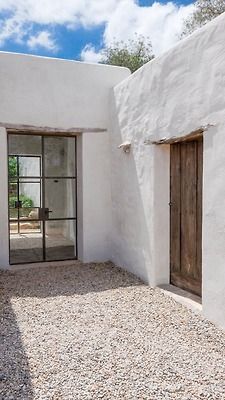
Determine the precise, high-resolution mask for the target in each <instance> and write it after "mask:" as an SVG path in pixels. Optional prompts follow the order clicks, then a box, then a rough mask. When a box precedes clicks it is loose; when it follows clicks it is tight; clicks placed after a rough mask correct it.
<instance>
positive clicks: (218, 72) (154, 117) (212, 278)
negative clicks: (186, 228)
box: [111, 15, 225, 328]
mask: <svg viewBox="0 0 225 400" xmlns="http://www.w3.org/2000/svg"><path fill="white" fill-rule="evenodd" d="M224 26H225V15H221V16H220V17H219V18H217V19H216V20H214V21H213V22H211V23H210V24H209V25H207V26H206V27H204V28H202V29H201V30H199V31H197V32H196V33H194V34H193V35H191V36H190V37H189V38H187V39H185V40H183V41H182V42H180V43H179V44H178V45H177V46H176V47H174V48H173V49H172V50H171V51H169V52H168V53H166V54H164V55H163V56H161V57H159V58H157V59H155V60H153V61H152V62H150V63H148V64H146V65H145V66H144V67H143V68H141V69H140V70H138V71H137V72H136V73H134V74H133V75H131V77H129V78H128V79H126V80H125V81H124V82H122V83H120V84H119V85H117V86H116V87H115V88H114V92H113V96H112V126H113V134H112V135H111V146H112V209H113V214H112V220H113V222H114V224H113V231H112V232H113V234H112V243H113V253H112V254H113V261H114V262H115V263H116V264H118V265H120V266H124V267H125V268H127V269H129V270H130V271H132V272H134V273H135V274H137V275H139V276H140V277H142V278H143V279H144V280H145V281H146V282H148V283H149V284H151V285H153V286H155V285H158V284H163V283H168V282H169V206H168V203H169V146H156V145H146V144H145V143H144V142H145V140H146V139H150V140H153V141H154V140H160V139H163V138H165V137H166V138H171V137H173V136H175V137H182V136H185V135H186V134H188V133H191V132H192V131H195V130H197V129H198V128H200V127H201V126H207V125H211V127H209V128H208V130H207V131H206V132H205V133H204V161H203V163H204V167H203V169H204V173H203V174H204V178H203V180H204V184H203V312H204V314H205V315H206V316H207V317H209V319H211V320H212V321H215V322H216V323H218V324H220V325H221V326H223V327H224V328H225V312H224V310H225V245H224V243H225V205H224V199H225V96H224V90H223V89H224V86H225V52H224V43H225V30H224ZM222 88H223V89H222ZM125 141H130V142H131V143H132V146H131V153H130V154H124V153H122V152H121V151H119V150H118V149H117V146H118V145H119V144H120V143H122V142H125Z"/></svg>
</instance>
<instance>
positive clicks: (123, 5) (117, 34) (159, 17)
mask: <svg viewBox="0 0 225 400" xmlns="http://www.w3.org/2000/svg"><path fill="white" fill-rule="evenodd" d="M193 10H194V6H193V4H190V5H188V6H178V5H176V4H175V3H173V2H168V3H160V2H154V3H153V4H152V5H151V6H148V7H140V6H139V5H138V4H137V2H135V1H134V0H124V1H122V2H120V3H119V4H118V5H117V7H116V8H115V10H114V12H113V13H112V14H111V15H110V17H109V19H108V21H107V23H106V27H105V32H104V45H106V46H107V45H110V43H112V42H113V41H114V40H116V41H120V40H123V41H127V40H128V39H130V38H132V37H134V35H135V33H137V34H140V35H143V36H145V37H148V38H149V39H150V41H151V43H152V47H153V52H154V54H155V55H160V54H162V53H163V52H165V51H166V50H168V49H169V48H170V47H172V46H173V45H174V44H175V43H176V42H177V41H178V40H179V36H180V34H181V32H182V26H183V20H184V19H186V18H187V17H188V15H190V14H191V13H192V12H193ZM85 50H87V52H86V51H85ZM90 50H91V51H90ZM100 57H101V52H100V53H99V52H97V51H96V50H95V48H94V46H91V45H89V46H88V48H87V49H84V50H83V51H82V59H83V60H84V61H87V60H88V61H91V62H98V60H99V58H100ZM96 60H97V61H96Z"/></svg>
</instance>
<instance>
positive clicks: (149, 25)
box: [0, 0, 193, 62]
mask: <svg viewBox="0 0 225 400" xmlns="http://www.w3.org/2000/svg"><path fill="white" fill-rule="evenodd" d="M192 10H193V5H189V6H178V5H177V4H176V3H175V2H172V1H171V2H168V3H160V2H154V3H153V4H152V5H149V6H146V7H140V6H139V5H138V0H38V1H37V0H0V13H1V11H3V12H6V13H7V14H9V17H8V18H7V19H5V20H2V21H1V18H0V45H3V44H4V43H5V42H6V41H7V40H8V39H11V40H14V41H20V42H21V41H24V42H27V40H28V37H29V35H30V32H31V31H32V29H33V28H34V26H35V24H41V25H44V26H46V31H48V30H49V27H52V26H57V25H62V26H65V27H67V28H69V29H76V28H77V27H78V26H84V27H86V28H91V27H94V26H98V25H100V24H105V32H104V38H103V41H104V44H109V43H111V42H112V40H113V39H114V38H116V39H119V40H127V39H128V38H130V37H132V35H133V34H134V32H137V33H139V34H143V35H145V36H149V38H150V40H151V41H152V44H153V50H154V53H155V54H160V53H162V52H163V51H165V50H167V49H168V48H169V47H171V46H172V45H173V44H174V43H175V42H176V41H177V36H178V35H179V34H180V32H181V27H182V21H183V19H184V18H185V17H186V16H187V15H189V14H190V13H191V12H192ZM45 39H47V38H45ZM48 39H49V40H50V42H49V45H50V47H51V40H52V41H53V42H54V39H53V38H50V37H48ZM30 40H31V38H30ZM30 40H28V43H30ZM33 40H34V39H33ZM40 40H41V39H40ZM42 40H44V39H42ZM45 42H48V40H46V41H45ZM37 44H38V43H37ZM40 45H41V44H40ZM52 45H53V43H52ZM31 46H32V42H31ZM82 57H83V59H85V60H87V59H88V61H95V62H96V61H98V58H99V54H98V52H97V51H95V49H94V48H93V46H90V45H88V46H87V47H86V48H84V49H83V52H82Z"/></svg>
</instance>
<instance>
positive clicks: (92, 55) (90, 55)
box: [80, 44, 103, 63]
mask: <svg viewBox="0 0 225 400" xmlns="http://www.w3.org/2000/svg"><path fill="white" fill-rule="evenodd" d="M80 57H81V60H82V61H86V62H91V63H98V62H99V61H101V59H102V57H103V55H102V52H101V51H99V52H98V51H96V50H95V48H94V46H92V45H91V44H87V45H86V46H85V47H84V48H83V50H82V52H81V55H80Z"/></svg>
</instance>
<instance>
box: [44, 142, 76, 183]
mask: <svg viewBox="0 0 225 400" xmlns="http://www.w3.org/2000/svg"><path fill="white" fill-rule="evenodd" d="M75 144H76V141H75V138H69V137H44V149H45V150H44V152H45V154H44V165H45V176H46V177H47V176H48V177H74V176H75V164H76V159H75V156H76V155H75Z"/></svg>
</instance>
